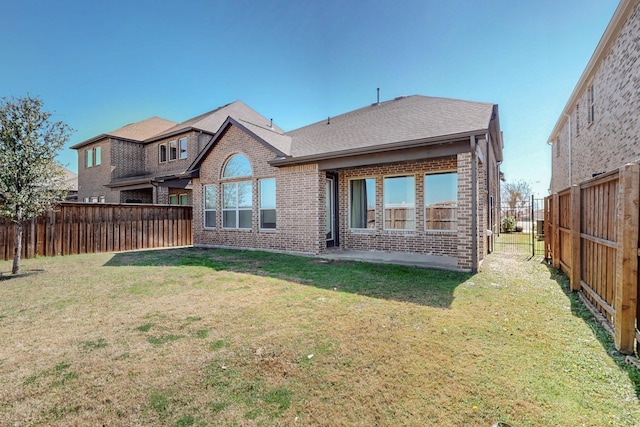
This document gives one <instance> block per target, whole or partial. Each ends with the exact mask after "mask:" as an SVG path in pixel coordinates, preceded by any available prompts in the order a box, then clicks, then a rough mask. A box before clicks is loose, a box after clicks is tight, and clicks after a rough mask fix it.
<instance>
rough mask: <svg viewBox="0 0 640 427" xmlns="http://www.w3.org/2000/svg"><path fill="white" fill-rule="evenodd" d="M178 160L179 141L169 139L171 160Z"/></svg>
mask: <svg viewBox="0 0 640 427" xmlns="http://www.w3.org/2000/svg"><path fill="white" fill-rule="evenodd" d="M174 160H178V141H177V140H175V139H174V140H173V141H169V161H170V162H173V161H174Z"/></svg>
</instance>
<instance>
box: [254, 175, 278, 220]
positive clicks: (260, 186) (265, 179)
mask: <svg viewBox="0 0 640 427" xmlns="http://www.w3.org/2000/svg"><path fill="white" fill-rule="evenodd" d="M268 181H273V185H274V187H275V188H274V191H273V197H274V199H273V208H264V207H263V206H262V183H263V182H268ZM277 191H278V183H277V182H276V179H275V178H264V179H259V180H258V192H259V195H258V198H259V200H258V221H259V227H260V230H267V231H272V230H276V229H277V228H278V210H277V206H276V200H277V197H276V194H277ZM265 211H273V213H274V215H275V222H274V225H273V227H265V226H264V225H263V222H262V212H265Z"/></svg>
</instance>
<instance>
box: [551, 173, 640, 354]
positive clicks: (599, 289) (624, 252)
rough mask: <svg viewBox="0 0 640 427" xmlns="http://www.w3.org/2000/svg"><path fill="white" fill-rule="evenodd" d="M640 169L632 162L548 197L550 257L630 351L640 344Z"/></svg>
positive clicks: (617, 342) (621, 346) (622, 347)
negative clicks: (639, 305)
mask: <svg viewBox="0 0 640 427" xmlns="http://www.w3.org/2000/svg"><path fill="white" fill-rule="evenodd" d="M639 171H640V166H639V165H637V164H628V165H625V166H624V167H622V168H620V169H619V170H617V171H614V172H612V173H608V174H606V175H601V176H599V177H597V178H594V179H592V180H589V181H586V182H584V183H582V184H580V185H575V186H573V187H571V188H570V189H567V190H564V191H561V192H560V193H557V194H554V195H552V196H549V197H547V198H546V199H545V224H546V225H545V227H546V230H545V256H546V257H547V258H549V259H551V261H552V265H553V266H554V267H555V268H560V269H562V270H563V271H564V272H565V273H566V274H567V276H568V277H569V280H570V283H571V290H573V291H580V292H581V293H582V295H583V297H584V298H583V301H585V302H586V304H587V305H588V306H590V308H591V309H592V311H595V312H596V313H597V314H599V315H601V316H602V317H603V318H604V320H605V321H606V322H607V323H608V326H609V327H610V329H611V330H612V331H613V335H614V339H615V345H616V348H617V349H618V350H619V351H621V352H624V353H628V354H631V353H633V352H634V351H635V349H636V348H637V347H636V342H640V331H638V330H637V326H636V325H638V324H640V321H638V319H640V312H639V310H638V305H637V295H638V254H639V249H638V246H639V237H640V236H639V232H638V224H639V222H640V204H639V202H640V172H639ZM638 348H640V347H638Z"/></svg>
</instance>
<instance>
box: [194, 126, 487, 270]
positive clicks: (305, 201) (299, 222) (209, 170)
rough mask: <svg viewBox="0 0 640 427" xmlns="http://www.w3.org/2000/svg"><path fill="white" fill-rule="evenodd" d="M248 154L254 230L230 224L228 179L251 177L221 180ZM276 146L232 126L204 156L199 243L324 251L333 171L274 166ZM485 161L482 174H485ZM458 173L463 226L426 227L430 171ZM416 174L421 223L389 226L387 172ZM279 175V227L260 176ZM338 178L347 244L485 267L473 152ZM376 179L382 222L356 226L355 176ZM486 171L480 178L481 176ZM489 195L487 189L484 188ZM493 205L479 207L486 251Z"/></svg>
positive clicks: (198, 195) (197, 192) (198, 194)
mask: <svg viewBox="0 0 640 427" xmlns="http://www.w3.org/2000/svg"><path fill="white" fill-rule="evenodd" d="M237 153H241V154H243V155H245V156H246V157H247V158H248V159H249V161H250V162H251V166H252V168H253V176H252V177H251V178H250V180H251V183H252V191H253V193H252V199H253V212H252V227H251V229H249V230H236V229H223V228H222V215H221V212H222V200H221V197H220V195H221V189H222V188H221V184H222V183H224V182H234V181H246V180H247V179H246V178H244V179H242V178H240V179H230V180H225V179H221V178H220V177H221V176H222V169H223V167H224V165H225V162H226V161H227V160H228V159H229V158H230V157H231V156H232V155H234V154H237ZM273 158H274V153H273V152H272V151H270V150H269V149H267V148H266V147H264V146H263V145H261V144H260V143H258V142H257V141H255V140H254V139H253V138H251V137H250V136H249V135H247V134H246V133H244V132H243V131H241V130H240V129H238V128H236V127H235V126H231V127H230V128H228V129H227V131H226V132H225V134H224V135H223V136H222V137H221V139H220V140H219V141H218V143H217V145H216V146H215V147H214V148H213V149H212V151H211V152H210V153H209V154H208V156H207V157H206V159H205V160H204V161H203V162H202V165H201V169H200V177H199V178H195V179H194V181H193V193H192V196H193V205H194V220H193V224H194V244H195V245H197V246H220V247H240V248H256V249H266V250H275V251H284V252H295V253H308V254H318V253H322V252H324V251H325V250H326V244H325V235H324V224H325V191H324V188H325V183H326V172H324V171H320V170H318V166H317V165H316V164H306V165H297V166H288V167H281V168H274V167H272V166H270V165H268V163H267V161H268V160H271V159H273ZM483 170H484V169H483V168H482V167H479V168H478V175H479V177H480V178H481V177H482V176H484V172H483ZM444 171H457V172H458V206H459V207H458V228H457V230H455V231H426V230H425V229H424V228H425V226H424V224H425V217H424V209H421V208H420V207H422V206H424V175H425V173H432V172H444ZM403 174H411V175H414V176H415V184H416V207H417V209H416V229H415V230H412V231H401V230H384V227H383V192H382V188H383V177H384V176H388V175H403ZM274 177H275V178H276V187H277V191H276V211H277V229H276V230H260V228H259V212H258V206H259V204H258V197H259V195H258V182H259V179H261V178H274ZM337 177H338V195H337V200H338V206H339V230H338V232H339V237H340V246H341V247H342V248H344V249H354V250H379V251H390V252H411V253H421V254H431V255H441V256H442V255H446V256H453V257H458V260H459V261H458V268H459V269H461V270H467V271H469V270H472V269H474V268H477V265H474V261H473V259H472V258H473V257H472V255H473V254H472V250H471V245H472V239H471V235H472V231H471V225H472V222H471V216H470V214H471V183H472V177H471V155H470V154H469V153H464V154H459V155H457V156H452V157H448V158H440V159H430V160H423V161H415V162H408V163H401V164H389V165H380V166H367V167H360V168H354V169H347V170H340V171H338V172H337ZM359 177H375V178H376V228H375V229H372V230H350V229H349V226H348V220H349V215H348V194H349V190H348V185H349V184H348V183H349V179H350V178H359ZM476 178H478V177H476ZM205 185H216V186H217V198H216V211H217V215H216V217H217V218H216V221H217V223H216V227H215V229H210V228H205V227H204V215H203V206H204V200H203V198H204V186H205ZM484 187H485V186H479V191H478V202H479V204H482V203H483V201H485V200H486V199H487V197H486V189H485V188H484ZM483 194H484V195H483ZM484 212H485V209H484V208H482V209H478V225H479V227H478V228H479V233H478V253H479V254H480V253H484V251H485V246H486V245H485V242H484V227H486V222H485V220H484V219H483V218H484Z"/></svg>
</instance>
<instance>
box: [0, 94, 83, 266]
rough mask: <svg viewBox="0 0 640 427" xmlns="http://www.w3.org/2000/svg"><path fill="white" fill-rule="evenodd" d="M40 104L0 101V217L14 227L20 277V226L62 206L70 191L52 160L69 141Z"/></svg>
mask: <svg viewBox="0 0 640 427" xmlns="http://www.w3.org/2000/svg"><path fill="white" fill-rule="evenodd" d="M51 116H52V113H50V112H47V111H44V110H43V102H42V101H41V100H40V99H39V98H35V97H31V96H26V97H24V98H16V97H11V98H2V100H0V165H1V167H0V216H2V217H3V218H7V219H9V220H11V221H12V222H13V223H14V224H15V246H14V256H13V268H12V270H11V272H12V273H13V274H18V273H19V271H20V252H21V251H22V226H23V223H24V221H27V220H29V219H32V218H35V217H37V216H38V215H40V214H41V213H43V212H45V211H46V210H47V209H49V208H51V207H52V206H54V205H55V204H56V203H58V202H60V201H62V200H64V197H65V196H66V194H67V191H68V188H67V186H66V183H65V179H64V172H63V169H62V167H61V165H60V164H58V163H57V162H56V160H55V158H56V155H57V154H58V151H59V150H60V149H62V148H63V147H64V145H65V144H66V142H67V141H68V140H69V136H70V135H71V128H70V127H69V126H68V125H66V124H65V123H63V122H56V121H53V120H51Z"/></svg>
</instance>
